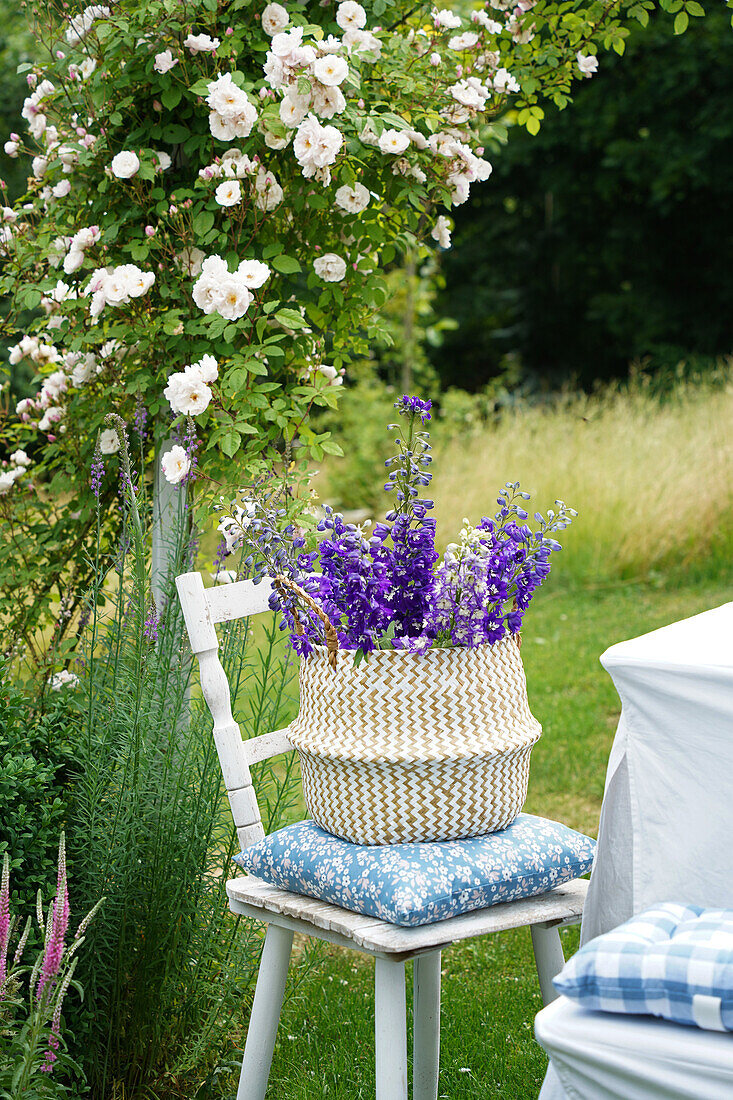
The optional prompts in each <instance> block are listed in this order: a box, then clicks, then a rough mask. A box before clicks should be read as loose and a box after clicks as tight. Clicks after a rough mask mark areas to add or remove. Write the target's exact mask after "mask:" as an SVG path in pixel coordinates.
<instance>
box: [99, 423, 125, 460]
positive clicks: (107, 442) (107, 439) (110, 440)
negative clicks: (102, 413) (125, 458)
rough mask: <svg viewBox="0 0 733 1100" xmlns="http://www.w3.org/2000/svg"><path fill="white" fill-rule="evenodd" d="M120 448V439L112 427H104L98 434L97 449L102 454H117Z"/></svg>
mask: <svg viewBox="0 0 733 1100" xmlns="http://www.w3.org/2000/svg"><path fill="white" fill-rule="evenodd" d="M119 449H120V439H119V436H118V435H117V432H116V431H115V430H114V428H105V429H104V431H103V432H101V433H100V436H99V450H100V452H101V453H102V454H103V455H113V454H117V452H118V451H119Z"/></svg>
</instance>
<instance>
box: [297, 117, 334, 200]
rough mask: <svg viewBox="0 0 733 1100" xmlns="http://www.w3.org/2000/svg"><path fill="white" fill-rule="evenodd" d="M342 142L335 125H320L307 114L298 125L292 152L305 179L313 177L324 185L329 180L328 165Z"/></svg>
mask: <svg viewBox="0 0 733 1100" xmlns="http://www.w3.org/2000/svg"><path fill="white" fill-rule="evenodd" d="M343 142H344V136H343V134H342V133H341V131H340V130H337V129H336V127H335V126H322V125H321V123H320V122H319V121H318V119H317V118H316V116H315V115H312V114H309V115H308V116H307V118H305V119H304V120H303V122H301V124H300V126H299V127H298V129H297V131H296V134H295V140H294V142H293V152H294V153H295V157H296V160H297V161H298V164H299V165H300V167H301V170H302V172H303V175H304V176H305V177H306V179H310V178H311V177H315V178H316V179H317V180H318V182H319V183H322V184H323V185H324V186H326V185H327V184H329V183H330V182H331V169H330V165H332V164H333V163H334V161H335V160H336V157H337V156H338V153H339V150H340V149H341V146H342V145H343Z"/></svg>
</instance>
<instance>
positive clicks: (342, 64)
mask: <svg viewBox="0 0 733 1100" xmlns="http://www.w3.org/2000/svg"><path fill="white" fill-rule="evenodd" d="M313 75H314V76H315V78H316V80H320V82H321V84H325V85H326V87H327V88H336V87H338V85H339V84H343V82H344V80H346V77H347V76H348V75H349V65H348V62H347V61H346V59H345V58H343V57H338V56H337V55H336V54H326V55H325V57H319V58H317V59H316V61H314V62H313Z"/></svg>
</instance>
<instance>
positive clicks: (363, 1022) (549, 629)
mask: <svg viewBox="0 0 733 1100" xmlns="http://www.w3.org/2000/svg"><path fill="white" fill-rule="evenodd" d="M730 599H733V584H731V579H730V576H729V577H727V578H726V577H720V576H712V577H708V578H707V579H704V578H700V579H695V580H690V579H685V577H684V576H682V575H679V574H677V575H670V576H668V577H666V578H665V577H658V578H657V579H656V580H655V582H654V583H652V584H650V583H646V584H640V583H634V584H620V583H616V584H608V585H599V586H597V587H592V588H591V587H587V586H586V587H562V586H555V587H552V586H550V587H549V588H548V590H547V592H542V593H541V594H540V595H539V596H538V597H537V599H536V600H535V603H534V606H533V608H532V611H531V612H530V614H529V615H528V617H527V621H526V624H525V625H526V630H525V638H524V643H523V648H522V654H523V658H524V662H525V666H526V669H527V678H528V683H529V692H530V702H531V705H532V709H533V712H534V713H535V715H536V716H537V718H538V719H539V720H540V722H541V723H542V725H543V727H544V736H543V738H542V739H541V741H540V742H539V743H538V745H537V747H536V748H535V750H534V752H533V756H532V772H531V782H530V791H529V798H528V801H527V805H526V809H527V810H528V811H531V812H534V813H540V814H545V815H546V816H549V817H555V818H558V819H561V820H563V821H565V822H567V823H568V824H569V825H572V826H574V827H576V828H579V829H583V830H585V831H587V832H589V833H592V834H595V832H596V828H597V821H598V813H599V809H600V804H601V798H602V794H603V782H604V774H605V767H606V761H607V757H608V752H609V749H610V746H611V741H612V738H613V734H614V730H615V727H616V722H617V720H618V712H619V703H618V698H617V696H616V693H615V691H614V688H613V685H612V683H611V681H610V679H609V677H608V676H607V674H606V673H605V672H604V670H603V669H602V668H601V666H600V664H599V663H598V658H599V656H600V654H601V653H602V652H603V650H604V649H606V648H607V647H608V646H609V645H611V644H613V643H614V642H617V641H621V640H622V639H624V638H629V637H634V636H635V635H638V634H641V633H644V632H646V631H649V630H654V629H656V628H657V627H660V626H663V625H664V624H666V623H668V622H672V621H674V620H676V619H680V618H684V617H686V616H689V615H693V614H696V613H698V612H700V611H703V610H706V609H707V608H709V607H714V606H717V605H719V604H721V603H725V602H726V601H728V600H730ZM564 937H565V949H566V954H567V953H571V952H572V951H573V950H574V949H575V947H576V945H577V937H578V932H577V929H569V930H567V931H566V932H565V933H564ZM294 970H295V971H296V973H294V975H293V978H294V979H295V978H297V979H298V981H297V990H296V992H295V993H294V994H293V995H292V996H291V997H289V998H288V1000H287V1001H286V1003H285V1006H284V1009H283V1015H282V1021H281V1026H280V1032H279V1036H278V1042H277V1046H276V1049H275V1057H274V1061H273V1067H272V1074H271V1078H270V1088H269V1092H268V1097H272V1098H273V1100H320V1098H321V1097H328V1098H329V1100H330V1098H338V1100H361V1098H372V1097H373V1096H374V1053H373V1027H374V1019H373V994H372V973H373V972H372V967H371V964H370V962H369V961H368V960H366V959H363V958H362V957H361V956H358V955H356V954H354V953H353V952H344V951H341V950H339V949H337V948H331V947H328V946H326V945H321V946H320V948H319V949H318V951H317V952H316V963H315V965H312V966H311V968H310V969H309V970H308V972H307V973H303V972H302V969H301V973H300V974H298V973H297V970H298V966H297V964H296V966H295V968H294ZM409 970H410V968H409V967H408V983H409V982H410V981H411V975H410V974H409ZM409 993H410V989H409V986H408V994H409ZM540 1007H541V1002H540V997H539V992H538V989H537V982H536V976H535V972H534V964H533V960H532V953H531V947H530V937H529V933H528V932H527V931H526V930H519V931H516V932H512V933H505V934H503V935H501V936H494V937H490V938H488V939H485V940H478V941H472V942H469V943H465V944H461V945H457V946H455V947H452V948H450V949H449V950H448V951H446V952H445V954H444V962H443V1026H442V1050H441V1076H440V1090H439V1095H440V1096H441V1097H445V1098H449V1100H488V1098H492V1100H535V1098H536V1097H537V1094H538V1091H539V1087H540V1083H541V1081H542V1078H543V1075H544V1072H545V1066H546V1061H545V1056H544V1053H543V1052H542V1050H541V1049H540V1048H539V1047H538V1046H537V1044H536V1043H535V1042H534V1039H533V1033H532V1022H533V1019H534V1015H535V1013H536V1012H537V1011H538V1009H539V1008H540Z"/></svg>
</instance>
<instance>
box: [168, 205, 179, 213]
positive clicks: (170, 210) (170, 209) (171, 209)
mask: <svg viewBox="0 0 733 1100" xmlns="http://www.w3.org/2000/svg"><path fill="white" fill-rule="evenodd" d="M168 213H169V214H177V213H178V207H177V206H174V205H173V203H171V204H170V206H169V207H168Z"/></svg>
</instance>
